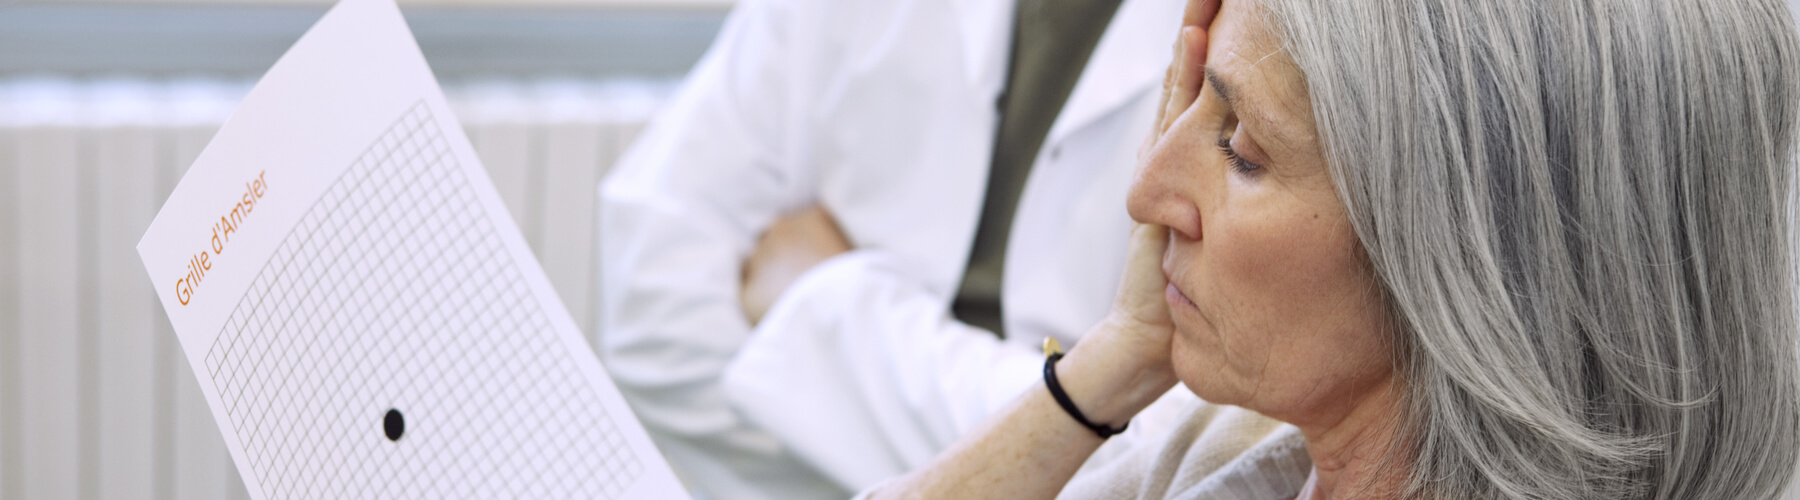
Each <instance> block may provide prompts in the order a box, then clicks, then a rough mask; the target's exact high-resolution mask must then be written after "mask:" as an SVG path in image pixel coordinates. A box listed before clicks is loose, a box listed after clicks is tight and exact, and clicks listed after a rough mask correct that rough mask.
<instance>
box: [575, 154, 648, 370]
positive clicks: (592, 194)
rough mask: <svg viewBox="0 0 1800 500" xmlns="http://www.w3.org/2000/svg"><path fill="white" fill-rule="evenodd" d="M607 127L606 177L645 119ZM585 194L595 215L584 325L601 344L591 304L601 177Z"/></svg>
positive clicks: (591, 340)
mask: <svg viewBox="0 0 1800 500" xmlns="http://www.w3.org/2000/svg"><path fill="white" fill-rule="evenodd" d="M606 128H607V130H608V132H607V134H606V135H605V137H602V140H604V141H606V142H605V143H604V144H605V146H606V148H607V150H608V151H607V154H605V155H603V156H602V158H601V162H600V163H601V169H600V172H599V179H604V178H606V174H607V173H608V172H611V171H612V168H613V166H614V164H616V163H618V161H619V157H621V156H624V155H625V152H626V150H628V149H630V148H631V143H632V141H635V140H637V136H638V134H639V133H641V132H643V131H644V122H642V121H629V122H618V123H611V124H608V125H607V126H606ZM587 196H588V199H589V203H591V204H592V206H593V208H592V209H589V210H588V212H589V213H592V214H594V219H593V220H592V222H590V223H589V224H588V229H587V230H588V239H587V240H588V244H589V245H590V247H589V251H588V262H590V264H589V265H590V266H592V267H591V268H590V269H589V270H588V272H587V281H588V290H590V291H591V294H590V296H589V297H588V304H589V305H588V307H587V321H588V323H587V324H589V325H593V326H592V327H589V328H588V329H587V336H588V345H589V346H598V345H600V335H601V333H602V332H601V331H600V328H599V325H600V308H598V307H594V306H593V305H592V304H597V303H599V300H600V290H601V287H600V266H599V263H600V246H601V245H600V238H601V237H602V236H603V235H601V234H600V220H599V217H600V181H599V180H598V179H597V180H595V181H594V182H593V183H590V184H588V185H587Z"/></svg>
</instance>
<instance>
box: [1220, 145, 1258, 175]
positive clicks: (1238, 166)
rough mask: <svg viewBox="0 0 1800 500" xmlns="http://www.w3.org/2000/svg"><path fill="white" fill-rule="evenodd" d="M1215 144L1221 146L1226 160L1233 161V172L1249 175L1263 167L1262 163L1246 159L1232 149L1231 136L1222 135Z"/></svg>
mask: <svg viewBox="0 0 1800 500" xmlns="http://www.w3.org/2000/svg"><path fill="white" fill-rule="evenodd" d="M1215 145H1216V146H1218V147H1219V151H1220V152H1222V153H1225V160H1226V161H1228V162H1230V163H1231V170H1232V171H1233V172H1237V173H1239V174H1243V175H1249V174H1251V173H1254V172H1256V171H1257V170H1261V169H1262V165H1257V164H1255V163H1250V162H1249V161H1247V160H1244V158H1243V157H1241V156H1238V154H1237V150H1235V149H1231V136H1225V137H1220V138H1219V142H1218V143H1217V144H1215Z"/></svg>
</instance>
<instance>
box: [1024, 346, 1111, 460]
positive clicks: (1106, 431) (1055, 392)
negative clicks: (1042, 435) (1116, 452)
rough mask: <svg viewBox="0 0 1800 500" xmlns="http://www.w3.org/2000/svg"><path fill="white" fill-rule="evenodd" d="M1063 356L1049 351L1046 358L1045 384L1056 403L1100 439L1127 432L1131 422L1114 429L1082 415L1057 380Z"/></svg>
mask: <svg viewBox="0 0 1800 500" xmlns="http://www.w3.org/2000/svg"><path fill="white" fill-rule="evenodd" d="M1062 357H1063V355H1062V353H1060V352H1052V353H1049V356H1046V357H1045V358H1044V386H1045V387H1048V388H1050V397H1053V398H1056V404H1057V405H1060V406H1062V408H1063V411H1066V412H1069V416H1071V417H1075V422H1076V423H1079V424H1081V426H1082V427H1086V428H1088V429H1092V430H1093V431H1094V434H1098V435H1100V439H1106V438H1109V437H1113V435H1114V434H1118V433H1121V432H1125V428H1126V427H1130V426H1131V422H1126V423H1125V425H1121V426H1119V428H1117V429H1113V428H1109V427H1107V426H1104V425H1100V424H1096V423H1093V422H1089V421H1088V419H1087V416H1086V415H1082V414H1081V410H1080V409H1077V408H1075V402H1074V401H1071V400H1070V399H1069V394H1068V393H1066V392H1063V388H1062V383H1060V382H1057V381H1056V361H1057V360H1060V359H1062Z"/></svg>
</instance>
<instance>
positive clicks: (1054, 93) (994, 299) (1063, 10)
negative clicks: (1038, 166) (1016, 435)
mask: <svg viewBox="0 0 1800 500" xmlns="http://www.w3.org/2000/svg"><path fill="white" fill-rule="evenodd" d="M1121 1H1122V0H1019V3H1018V11H1017V16H1015V20H1014V24H1013V43H1012V59H1011V64H1010V66H1009V68H1008V70H1007V82H1006V89H1005V90H1004V91H1002V92H1001V93H1000V98H999V99H998V102H996V103H995V104H996V106H997V107H998V108H999V112H1000V130H999V132H998V134H997V135H996V137H995V138H994V158H993V162H992V164H991V167H990V168H991V169H992V170H991V171H990V173H989V174H988V184H987V198H986V201H985V202H984V203H983V204H982V207H981V222H980V224H979V225H978V226H977V227H976V230H975V244H974V247H973V248H972V249H971V250H970V251H969V267H968V269H967V270H966V271H965V272H964V273H963V280H962V285H961V286H960V287H958V288H957V292H956V300H955V302H953V303H952V304H951V309H950V310H951V312H952V314H954V315H955V316H956V318H957V319H959V320H961V321H962V322H964V323H968V324H970V325H974V326H978V327H981V328H985V329H987V330H989V331H992V332H994V334H996V335H999V336H1001V337H1002V338H1004V337H1005V336H1006V331H1005V328H1004V325H1003V323H1002V321H1001V318H1002V315H1001V311H1000V289H1001V282H1002V277H1003V275H1004V273H1005V268H1006V240H1007V238H1008V236H1010V235H1011V233H1012V221H1013V213H1014V212H1016V211H1017V209H1018V207H1019V195H1020V193H1021V192H1023V191H1024V189H1025V179H1026V178H1027V177H1028V176H1030V174H1031V165H1032V163H1033V162H1035V161H1036V160H1037V154H1038V150H1039V149H1040V148H1042V147H1043V145H1044V139H1045V136H1046V135H1049V133H1050V126H1051V125H1052V124H1053V123H1055V122H1056V116H1057V114H1059V113H1061V112H1062V107H1063V104H1064V103H1065V102H1066V101H1068V100H1069V94H1070V93H1071V92H1073V91H1074V90H1075V81H1076V79H1078V78H1079V77H1080V76H1081V69H1082V68H1083V67H1086V66H1087V61H1088V57H1089V56H1092V55H1093V53H1094V46H1095V45H1097V44H1099V43H1100V35H1101V34H1102V33H1104V32H1105V31H1106V25H1107V24H1108V23H1110V22H1112V17H1113V13H1115V12H1116V11H1118V9H1119V3H1120V2H1121Z"/></svg>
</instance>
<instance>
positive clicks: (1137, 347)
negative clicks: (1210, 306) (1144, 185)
mask: <svg viewBox="0 0 1800 500" xmlns="http://www.w3.org/2000/svg"><path fill="white" fill-rule="evenodd" d="M1221 3H1222V0H1193V1H1190V2H1188V5H1187V11H1186V13H1185V14H1184V15H1183V16H1182V25H1181V31H1180V34H1179V35H1178V36H1177V37H1176V39H1175V60H1174V61H1171V62H1170V63H1169V71H1168V73H1167V74H1166V75H1165V77H1164V79H1163V92H1162V102H1161V105H1159V106H1157V108H1156V109H1157V113H1156V123H1154V124H1153V125H1152V126H1151V129H1150V137H1149V138H1148V139H1147V140H1146V141H1145V143H1144V148H1143V149H1142V150H1141V151H1140V154H1139V163H1140V164H1141V163H1142V162H1144V161H1147V160H1148V159H1149V151H1150V150H1151V148H1153V147H1155V146H1156V144H1157V143H1159V142H1160V141H1161V140H1162V138H1163V136H1164V135H1165V134H1166V133H1167V132H1168V130H1169V128H1170V127H1171V126H1172V125H1173V124H1174V123H1175V121H1176V120H1178V119H1180V117H1181V115H1182V113H1185V112H1186V111H1187V110H1188V108H1191V107H1193V105H1194V101H1195V100H1196V99H1198V98H1199V95H1200V88H1201V85H1202V84H1203V83H1204V82H1205V80H1206V78H1205V74H1206V47H1207V34H1206V30H1207V29H1208V28H1209V27H1210V26H1211V25H1212V20H1213V17H1214V16H1217V15H1218V13H1219V6H1220V4H1221ZM1139 168H1140V169H1141V168H1142V167H1141V166H1140V167H1139ZM1168 246H1169V229H1168V228H1167V227H1164V226H1161V225H1156V224H1138V226H1137V227H1136V228H1133V229H1132V231H1131V250H1130V254H1129V258H1128V259H1127V260H1126V264H1125V275H1124V279H1123V280H1122V281H1121V283H1120V285H1119V295H1118V296H1117V298H1115V299H1114V301H1113V309H1112V312H1111V313H1109V314H1108V315H1107V317H1106V319H1105V320H1102V321H1101V322H1100V324H1098V325H1095V326H1094V328H1093V329H1092V330H1089V331H1088V333H1087V335H1085V336H1083V337H1082V340H1081V343H1080V344H1079V345H1077V346H1076V349H1075V351H1074V352H1070V353H1069V356H1068V357H1067V358H1065V359H1064V360H1063V363H1060V364H1059V365H1058V373H1064V372H1065V371H1066V372H1067V373H1069V375H1066V376H1059V378H1061V379H1064V380H1067V382H1065V383H1064V386H1065V387H1064V388H1065V389H1067V392H1069V397H1070V398H1071V399H1073V400H1074V401H1075V403H1076V406H1077V407H1079V408H1082V412H1084V413H1086V414H1087V415H1088V418H1089V420H1092V421H1094V422H1099V423H1102V424H1106V425H1111V426H1115V427H1116V426H1118V425H1120V424H1123V423H1124V422H1125V421H1126V420H1128V419H1130V418H1131V416H1133V415H1136V414H1137V412H1139V411H1141V410H1143V409H1144V407H1146V406H1149V405H1150V403H1151V402H1154V401H1155V400H1156V398H1157V397H1160V396H1161V395H1162V393H1164V392H1166V391H1168V389H1169V388H1170V387H1173V386H1174V384H1175V380H1176V379H1175V371H1174V368H1173V366H1172V364H1171V363H1170V361H1169V349H1170V342H1171V340H1172V336H1173V335H1174V331H1175V325H1174V322H1173V321H1172V320H1170V319H1169V303H1168V301H1167V299H1165V298H1164V295H1165V293H1166V289H1167V288H1168V285H1169V284H1168V277H1167V276H1166V275H1164V274H1163V269H1162V259H1163V253H1164V251H1165V250H1166V249H1167V248H1168ZM1090 408H1092V409H1090Z"/></svg>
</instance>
